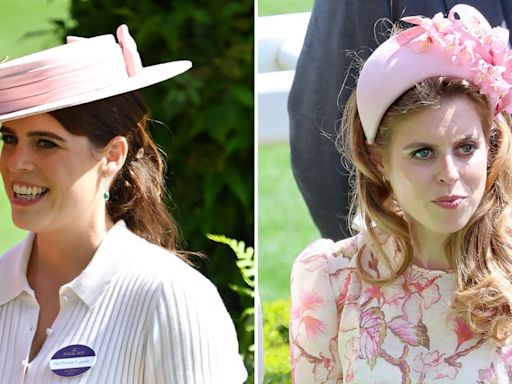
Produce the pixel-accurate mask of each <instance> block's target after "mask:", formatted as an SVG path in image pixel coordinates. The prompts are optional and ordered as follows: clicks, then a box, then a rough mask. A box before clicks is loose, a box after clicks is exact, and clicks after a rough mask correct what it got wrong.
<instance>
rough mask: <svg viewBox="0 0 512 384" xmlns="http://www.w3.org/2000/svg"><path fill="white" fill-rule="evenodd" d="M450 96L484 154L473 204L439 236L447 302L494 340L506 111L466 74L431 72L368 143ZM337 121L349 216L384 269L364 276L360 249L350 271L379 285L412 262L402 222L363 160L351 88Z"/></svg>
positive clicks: (502, 319) (507, 168)
mask: <svg viewBox="0 0 512 384" xmlns="http://www.w3.org/2000/svg"><path fill="white" fill-rule="evenodd" d="M458 97H463V98H466V99H467V100H469V101H470V102H471V103H472V104H473V106H474V107H475V110H476V111H477V113H478V115H479V116H480V120H481V125H482V128H483V131H484V134H485V136H486V140H487V143H488V148H489V158H488V168H487V180H486V186H485V192H484V196H483V198H482V200H481V202H480V204H479V206H478V208H477V210H476V212H475V213H474V215H473V216H472V217H471V219H470V220H469V221H468V223H466V225H465V226H464V227H463V228H462V229H461V230H460V231H458V232H456V233H453V234H451V235H449V236H448V238H447V240H446V243H445V247H446V252H447V255H448V261H449V263H450V265H451V267H452V268H453V270H454V271H455V275H456V276H455V277H456V283H457V287H456V292H455V299H454V303H453V305H452V309H453V314H456V315H460V316H462V317H463V318H464V319H465V320H466V321H467V323H468V324H469V325H470V327H471V328H472V330H473V331H474V332H475V333H476V334H479V335H482V336H483V337H485V338H488V339H490V340H493V341H494V342H495V343H496V344H498V345H502V344H503V343H504V342H505V341H506V340H507V339H508V338H509V337H510V336H512V313H511V312H512V309H511V308H512V307H511V306H512V284H511V278H510V276H512V222H511V214H512V211H511V207H510V205H511V203H512V144H511V127H512V119H511V118H510V116H509V115H508V114H507V113H502V114H499V115H497V116H494V114H493V113H492V111H491V109H490V108H489V102H488V99H487V97H486V96H484V95H482V94H480V93H479V89H478V88H477V87H476V86H475V85H473V84H472V83H470V82H468V81H467V80H462V79H454V78H446V77H439V78H431V79H427V80H424V81H422V82H420V83H418V84H416V85H415V86H414V87H413V88H412V89H410V90H409V91H407V92H406V93H404V94H403V95H402V96H401V97H400V98H398V99H397V100H396V101H395V103H394V104H393V105H392V106H391V107H390V108H389V109H388V111H387V112H386V114H385V115H384V117H383V120H382V122H381V126H380V128H379V131H378V133H377V137H376V139H375V145H377V146H378V147H380V148H382V149H384V150H385V148H386V147H387V146H389V144H390V142H391V139H392V135H393V126H394V125H396V122H397V121H399V120H400V119H403V118H404V117H405V116H406V115H410V114H414V113H417V112H419V111H423V110H426V109H430V108H437V107H439V106H440V105H441V102H442V101H443V100H447V99H450V98H452V99H453V98H458ZM342 126H343V131H342V132H341V134H340V135H338V138H337V146H338V148H339V149H340V150H342V151H343V154H344V156H346V158H347V160H349V161H350V162H351V163H352V164H353V165H352V166H351V168H352V186H353V188H352V191H353V192H352V202H351V212H352V216H351V217H352V219H353V218H354V217H355V216H356V215H360V216H361V217H362V218H363V221H364V225H365V227H366V229H367V232H368V235H369V237H370V242H369V244H372V245H373V248H372V251H373V252H375V253H376V254H377V255H378V257H379V260H382V261H383V262H384V263H385V265H386V266H387V268H388V270H389V271H391V273H390V275H388V276H386V277H385V278H383V279H375V278H373V277H372V276H369V275H368V274H367V273H365V271H364V269H363V268H362V265H361V261H360V259H361V257H360V255H361V252H360V253H359V255H358V256H357V257H358V259H357V268H358V272H359V274H360V275H361V277H362V278H363V279H364V280H365V281H367V282H370V283H372V284H379V285H382V284H385V283H387V282H390V281H393V280H394V279H396V278H397V277H398V276H400V275H401V274H402V273H403V272H404V271H405V270H406V269H407V268H408V267H409V266H410V265H411V263H412V258H413V246H412V243H411V240H410V234H409V227H408V224H407V222H406V221H405V219H404V217H403V214H402V213H401V211H400V208H399V207H398V206H397V205H396V203H394V202H393V200H392V190H391V186H390V185H389V183H388V182H387V181H386V180H384V179H383V178H382V175H381V173H380V172H379V170H378V169H377V168H376V166H375V165H374V164H373V163H372V161H371V160H370V152H369V148H368V145H367V144H366V139H365V136H364V133H363V128H362V125H361V121H360V118H359V114H358V111H357V105H356V98H355V91H354V92H353V94H352V96H351V98H350V100H349V102H348V103H347V105H346V107H345V110H344V114H343V124H342ZM375 225H377V226H378V227H379V228H380V229H381V230H383V231H385V232H386V233H388V234H389V235H391V236H392V237H393V238H394V240H395V241H396V243H397V246H398V247H399V249H400V251H401V252H400V253H401V255H402V260H401V263H399V265H397V266H394V265H393V264H392V262H391V260H390V259H389V257H388V256H387V255H386V254H385V252H384V250H383V248H382V246H381V245H380V242H379V240H378V238H377V233H376V231H375V228H374V226H375Z"/></svg>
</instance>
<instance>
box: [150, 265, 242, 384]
mask: <svg viewBox="0 0 512 384" xmlns="http://www.w3.org/2000/svg"><path fill="white" fill-rule="evenodd" d="M179 274H180V275H181V276H179V277H177V279H175V281H170V282H165V284H162V286H161V287H160V288H161V289H160V290H158V292H156V293H155V298H154V301H155V305H154V311H153V313H152V316H151V318H150V321H148V326H147V337H148V339H147V347H146V366H145V372H144V383H145V384H183V383H187V384H199V383H201V384H203V383H205V384H206V383H212V384H213V383H226V384H241V383H243V382H244V381H245V380H246V378H247V373H246V370H245V367H244V365H243V362H242V359H241V357H240V355H239V352H238V341H237V336H236V332H235V327H234V325H233V322H232V320H231V318H230V316H229V313H228V311H227V310H226V308H225V306H224V303H223V302H222V300H221V298H220V296H219V294H218V292H217V289H216V288H215V287H214V286H213V284H212V283H211V282H210V281H209V280H207V279H206V278H204V277H203V276H202V275H200V274H199V273H198V272H196V271H194V270H192V271H189V270H188V267H187V269H185V270H184V271H182V272H181V271H180V273H179Z"/></svg>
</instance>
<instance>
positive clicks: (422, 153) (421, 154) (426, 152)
mask: <svg viewBox="0 0 512 384" xmlns="http://www.w3.org/2000/svg"><path fill="white" fill-rule="evenodd" d="M432 156H433V151H432V150H431V149H430V148H421V149H418V150H416V151H414V152H413V153H412V155H411V157H413V158H414V159H419V160H425V159H430V158H431V157H432Z"/></svg>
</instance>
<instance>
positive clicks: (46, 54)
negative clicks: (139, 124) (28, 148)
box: [0, 25, 192, 122]
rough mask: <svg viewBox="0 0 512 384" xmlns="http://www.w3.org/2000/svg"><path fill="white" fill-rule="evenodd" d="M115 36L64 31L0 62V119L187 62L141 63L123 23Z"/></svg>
mask: <svg viewBox="0 0 512 384" xmlns="http://www.w3.org/2000/svg"><path fill="white" fill-rule="evenodd" d="M117 39H118V42H116V40H115V38H114V36H113V35H102V36H96V37H92V38H79V37H71V36H68V39H67V44H64V45H61V46H58V47H55V48H51V49H47V50H44V51H40V52H37V53H34V54H31V55H28V56H24V57H20V58H18V59H15V60H12V61H6V62H4V63H2V64H0V122H5V121H8V120H15V119H19V118H22V117H27V116H31V115H35V114H38V113H44V112H51V111H55V110H57V109H62V108H67V107H71V106H75V105H80V104H85V103H89V102H91V101H96V100H101V99H104V98H107V97H110V96H115V95H120V94H122V93H126V92H130V91H134V90H137V89H140V88H144V87H147V86H149V85H152V84H156V83H159V82H161V81H164V80H167V79H170V78H171V77H174V76H177V75H179V74H180V73H183V72H185V71H187V70H188V69H189V68H191V67H192V63H191V62H190V61H187V60H181V61H172V62H168V63H163V64H157V65H152V66H148V67H143V66H142V62H141V59H140V56H139V53H138V52H137V46H136V44H135V41H134V40H133V38H132V37H131V36H130V34H129V32H128V27H127V26H126V25H121V26H120V27H119V28H118V29H117Z"/></svg>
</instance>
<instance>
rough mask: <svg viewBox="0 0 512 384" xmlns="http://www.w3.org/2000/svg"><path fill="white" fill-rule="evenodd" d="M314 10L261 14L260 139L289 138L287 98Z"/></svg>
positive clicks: (259, 37)
mask: <svg viewBox="0 0 512 384" xmlns="http://www.w3.org/2000/svg"><path fill="white" fill-rule="evenodd" d="M310 16H311V13H310V12H305V13H291V14H285V15H276V16H265V17H258V18H257V20H256V31H257V49H258V52H257V58H258V62H257V73H256V92H257V95H258V120H257V121H258V140H259V142H260V143H271V142H282V141H287V140H288V112H287V100H288V93H289V92H290V87H291V85H292V81H293V76H294V74H295V65H296V64H297V59H298V58H299V54H300V51H301V49H302V45H303V43H304V36H305V34H306V29H307V26H308V23H309V18H310Z"/></svg>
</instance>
